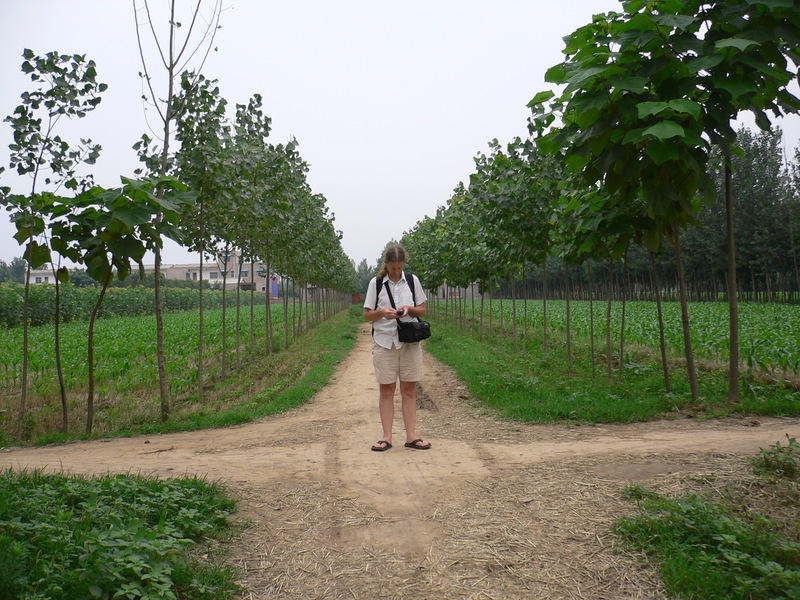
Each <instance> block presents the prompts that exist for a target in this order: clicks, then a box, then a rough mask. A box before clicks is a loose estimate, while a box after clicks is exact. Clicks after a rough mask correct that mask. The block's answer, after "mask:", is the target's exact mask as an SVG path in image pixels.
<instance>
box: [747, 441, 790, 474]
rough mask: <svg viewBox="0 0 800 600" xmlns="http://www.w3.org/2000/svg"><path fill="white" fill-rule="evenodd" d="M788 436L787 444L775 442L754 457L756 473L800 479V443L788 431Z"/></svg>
mask: <svg viewBox="0 0 800 600" xmlns="http://www.w3.org/2000/svg"><path fill="white" fill-rule="evenodd" d="M786 438H787V440H788V444H787V445H786V446H783V445H781V443H780V442H775V444H774V445H772V446H770V447H769V448H768V449H764V448H762V449H761V452H760V453H759V455H758V456H756V457H754V458H753V461H752V462H753V470H754V471H755V472H756V474H758V475H764V476H772V477H778V478H780V477H784V478H786V479H790V480H794V481H797V480H798V479H800V444H798V443H797V440H796V439H795V438H793V437H789V434H788V433H787V434H786Z"/></svg>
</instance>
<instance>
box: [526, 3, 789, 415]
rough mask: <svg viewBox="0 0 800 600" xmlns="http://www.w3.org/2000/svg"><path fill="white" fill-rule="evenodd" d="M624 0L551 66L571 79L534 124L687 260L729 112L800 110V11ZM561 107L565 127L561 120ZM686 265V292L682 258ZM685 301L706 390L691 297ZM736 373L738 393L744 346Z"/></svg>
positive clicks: (543, 103) (559, 78) (560, 78)
mask: <svg viewBox="0 0 800 600" xmlns="http://www.w3.org/2000/svg"><path fill="white" fill-rule="evenodd" d="M623 9H624V11H623V12H622V13H608V14H606V15H598V16H596V17H595V19H594V21H593V22H592V23H591V24H589V25H586V26H584V27H582V28H580V29H578V30H577V31H576V32H575V33H573V34H572V35H571V36H569V37H568V38H566V39H567V47H566V49H565V50H564V53H565V54H566V55H567V60H565V61H564V62H563V63H561V64H559V65H556V66H555V67H553V68H552V69H550V70H549V71H548V72H547V75H546V78H547V80H548V81H551V82H553V83H557V84H565V86H566V87H565V88H564V91H563V92H562V94H561V96H559V97H558V98H555V94H554V93H553V92H543V93H541V94H538V95H537V96H536V97H534V99H533V100H532V101H531V103H530V106H531V107H532V109H533V111H534V118H533V119H532V128H533V129H534V130H535V131H537V132H539V133H543V132H546V133H544V134H543V135H542V136H541V139H540V143H541V145H542V147H543V148H545V149H547V150H549V151H552V152H562V153H563V155H564V157H565V161H566V164H567V166H568V167H569V168H571V169H572V170H575V171H578V172H580V173H582V174H583V176H584V177H585V178H586V179H587V181H589V182H590V183H593V182H601V183H602V185H603V186H604V187H605V188H606V189H607V190H608V191H609V192H610V193H612V194H614V195H616V196H619V197H620V198H621V199H622V200H623V201H624V202H631V201H633V200H635V199H637V198H638V197H640V196H641V197H642V198H643V199H644V200H645V202H646V211H647V215H648V216H649V217H650V218H651V219H652V220H653V222H654V224H655V227H653V228H652V229H650V230H649V231H648V232H647V233H646V235H644V236H643V242H644V243H645V245H646V246H647V247H648V248H649V249H650V250H652V251H655V250H657V248H658V247H659V246H660V244H661V241H662V240H663V239H667V240H668V241H669V242H670V243H671V244H672V245H673V246H675V247H676V257H677V258H678V259H680V258H681V256H680V248H679V247H678V246H677V244H678V243H679V230H680V228H682V227H685V226H686V225H687V224H689V223H691V222H692V220H693V216H694V214H695V213H696V211H697V205H696V203H695V197H696V196H697V195H698V194H702V195H703V196H705V197H706V198H710V197H711V196H712V190H713V186H712V180H711V178H710V177H709V176H708V174H707V170H706V165H707V163H708V140H710V141H711V142H712V143H714V144H719V145H721V146H722V147H723V154H724V155H726V156H727V155H728V154H729V152H728V151H727V148H730V146H731V144H732V143H733V141H734V140H735V132H733V130H732V128H731V126H730V123H731V121H732V120H733V119H734V118H736V116H737V115H738V113H739V112H740V111H742V110H750V111H752V112H753V113H754V115H755V118H756V122H757V123H758V124H759V125H760V126H768V124H769V119H768V118H767V115H766V111H767V110H771V111H772V112H774V113H775V114H784V113H785V112H796V111H797V110H798V109H800V100H798V99H797V98H796V97H795V96H794V95H792V94H791V93H790V92H789V91H788V90H787V89H786V86H787V85H788V84H789V83H790V82H791V81H792V79H793V78H794V74H793V73H792V72H791V71H790V70H788V69H787V60H786V58H787V57H789V58H791V59H792V60H793V61H795V63H796V64H797V63H798V62H799V61H798V58H800V56H798V52H797V48H798V42H800V11H797V10H796V7H794V2H792V1H791V0H775V1H774V2H758V1H751V0H733V1H731V2H703V1H701V0H690V1H686V2H676V1H674V0H631V1H629V2H624V3H623ZM548 103H549V104H548ZM557 118H558V119H560V126H557V127H551V126H553V125H554V123H555V121H556V119H557ZM548 128H549V130H548ZM729 235H730V236H732V232H731V233H730V234H729ZM729 258H730V259H733V257H732V256H729ZM677 265H678V269H679V281H680V282H681V285H682V289H681V298H682V301H685V299H686V290H685V277H684V274H683V273H682V272H681V261H680V260H678V263H677ZM729 284H730V282H729ZM729 295H730V294H729ZM733 302H734V304H732V305H731V324H732V326H731V327H732V334H731V335H732V340H733V339H734V338H735V328H736V327H738V325H737V324H736V312H735V298H734V299H733ZM682 311H683V319H682V320H683V322H684V340H685V346H686V351H687V357H686V358H687V369H688V372H689V379H690V384H691V387H692V396H693V398H697V396H698V389H697V382H696V373H695V371H694V365H693V360H692V359H691V341H690V335H689V329H688V312H687V311H686V306H685V304H684V305H683V307H682ZM734 362H735V364H734ZM730 376H731V379H732V382H731V386H730V387H729V399H732V398H734V397H735V390H736V389H737V388H736V386H737V385H738V355H737V354H736V353H735V352H734V351H733V348H732V356H731V375H730Z"/></svg>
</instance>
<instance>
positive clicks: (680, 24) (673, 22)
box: [653, 14, 699, 29]
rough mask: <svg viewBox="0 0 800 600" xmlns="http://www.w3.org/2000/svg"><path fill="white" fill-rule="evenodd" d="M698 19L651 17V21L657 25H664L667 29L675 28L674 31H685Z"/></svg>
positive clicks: (666, 15) (664, 16)
mask: <svg viewBox="0 0 800 600" xmlns="http://www.w3.org/2000/svg"><path fill="white" fill-rule="evenodd" d="M698 19H699V17H696V16H690V15H670V14H664V15H653V21H655V22H656V23H658V24H659V25H666V26H667V27H675V28H676V29H686V28H687V27H689V26H690V25H692V24H693V23H694V22H695V21H697V20H698Z"/></svg>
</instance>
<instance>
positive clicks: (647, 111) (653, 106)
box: [636, 102, 669, 119]
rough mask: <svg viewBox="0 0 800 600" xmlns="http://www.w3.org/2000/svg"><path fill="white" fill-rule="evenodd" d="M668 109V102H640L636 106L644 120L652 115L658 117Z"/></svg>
mask: <svg viewBox="0 0 800 600" xmlns="http://www.w3.org/2000/svg"><path fill="white" fill-rule="evenodd" d="M667 108H669V104H667V103H666V102H639V103H638V104H637V105H636V110H638V111H639V118H640V119H644V118H645V117H649V116H650V115H657V114H659V113H660V112H662V111H664V110H666V109H667Z"/></svg>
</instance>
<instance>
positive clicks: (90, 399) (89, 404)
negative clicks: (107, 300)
mask: <svg viewBox="0 0 800 600" xmlns="http://www.w3.org/2000/svg"><path fill="white" fill-rule="evenodd" d="M113 277H114V272H113V271H109V272H108V275H106V279H105V281H103V287H102V288H101V289H100V296H99V297H98V298H97V302H96V303H95V305H94V308H93V309H92V316H91V318H90V319H89V338H88V342H87V366H88V368H89V391H88V396H87V398H86V435H92V423H93V422H94V324H95V321H97V312H98V311H99V310H100V305H101V304H102V303H103V298H104V297H105V295H106V290H107V289H108V285H109V284H110V283H111V279H112V278H113Z"/></svg>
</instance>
